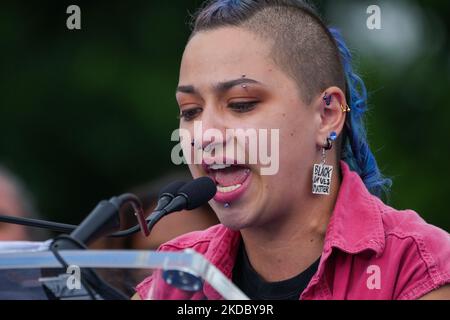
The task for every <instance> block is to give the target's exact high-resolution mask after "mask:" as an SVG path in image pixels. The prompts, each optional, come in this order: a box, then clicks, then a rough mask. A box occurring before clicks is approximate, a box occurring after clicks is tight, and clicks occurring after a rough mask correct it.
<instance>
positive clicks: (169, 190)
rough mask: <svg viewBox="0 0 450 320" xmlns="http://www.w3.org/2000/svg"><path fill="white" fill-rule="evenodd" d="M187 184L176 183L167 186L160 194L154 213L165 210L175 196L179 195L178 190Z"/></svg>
mask: <svg viewBox="0 0 450 320" xmlns="http://www.w3.org/2000/svg"><path fill="white" fill-rule="evenodd" d="M185 184H186V182H185V181H174V182H172V183H170V184H169V185H167V186H165V187H164V188H163V189H162V190H161V191H160V192H159V195H158V204H157V205H156V208H155V209H154V211H159V210H162V209H164V207H165V206H167V205H168V204H169V203H170V201H172V199H173V198H175V195H176V194H177V192H178V190H179V189H180V188H181V187H182V186H184V185H185Z"/></svg>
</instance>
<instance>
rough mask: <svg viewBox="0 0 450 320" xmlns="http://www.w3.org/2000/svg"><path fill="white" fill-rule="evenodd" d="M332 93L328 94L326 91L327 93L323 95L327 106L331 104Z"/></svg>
mask: <svg viewBox="0 0 450 320" xmlns="http://www.w3.org/2000/svg"><path fill="white" fill-rule="evenodd" d="M331 97H332V96H331V95H328V94H327V93H326V92H325V95H324V96H323V101H325V104H326V105H327V106H329V105H330V104H331Z"/></svg>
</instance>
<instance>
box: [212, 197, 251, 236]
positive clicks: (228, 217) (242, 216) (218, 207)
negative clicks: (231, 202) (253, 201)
mask: <svg viewBox="0 0 450 320" xmlns="http://www.w3.org/2000/svg"><path fill="white" fill-rule="evenodd" d="M211 207H212V208H213V210H214V212H215V213H216V215H217V218H218V219H219V221H220V223H222V224H223V225H224V226H226V227H227V228H230V229H231V230H241V229H245V228H248V227H251V226H252V217H253V216H254V215H253V214H252V213H253V212H255V210H254V209H250V208H247V207H246V208H244V207H239V208H238V207H234V208H233V207H230V208H224V207H223V205H222V204H220V203H214V204H213V205H211Z"/></svg>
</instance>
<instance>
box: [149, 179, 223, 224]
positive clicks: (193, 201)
mask: <svg viewBox="0 0 450 320" xmlns="http://www.w3.org/2000/svg"><path fill="white" fill-rule="evenodd" d="M216 192H217V187H216V184H215V182H214V181H213V180H212V179H211V178H209V177H200V178H197V179H195V180H192V181H190V182H188V183H186V184H185V185H184V186H183V187H181V188H180V190H178V194H177V196H176V197H174V198H173V199H172V201H171V202H170V203H169V204H168V205H167V206H166V207H164V209H162V210H159V211H153V213H152V214H151V215H150V216H149V217H148V220H149V223H148V230H149V231H150V230H151V229H152V228H153V226H154V225H155V224H156V223H157V222H158V221H159V220H160V219H161V218H162V217H164V216H165V215H167V214H169V213H172V212H174V211H180V210H184V209H187V210H193V209H196V208H198V207H200V206H202V205H203V204H205V203H207V202H208V201H209V200H211V199H212V198H213V197H214V195H215V194H216Z"/></svg>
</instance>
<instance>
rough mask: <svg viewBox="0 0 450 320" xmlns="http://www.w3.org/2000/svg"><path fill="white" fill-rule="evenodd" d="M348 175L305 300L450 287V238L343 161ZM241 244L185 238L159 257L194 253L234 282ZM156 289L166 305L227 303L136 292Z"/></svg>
mask: <svg viewBox="0 0 450 320" xmlns="http://www.w3.org/2000/svg"><path fill="white" fill-rule="evenodd" d="M341 169H342V176H343V180H342V184H341V187H340V190H339V194H338V198H337V202H336V205H335V209H334V211H333V214H332V217H331V219H330V223H329V225H328V227H327V232H326V236H325V242H324V248H323V252H322V256H321V260H320V264H319V267H318V270H317V272H316V274H315V275H314V276H313V278H312V279H311V281H310V283H309V285H308V286H307V288H306V289H305V290H304V292H303V293H302V294H301V296H300V299H305V300H307V299H308V300H309V299H386V300H389V299H417V298H420V297H421V296H423V295H425V294H426V293H428V292H430V291H432V290H433V289H436V288H438V287H440V286H442V285H444V284H447V283H450V236H449V234H448V233H447V232H445V231H444V230H442V229H439V228H437V227H435V226H432V225H430V224H427V223H426V222H425V221H424V220H423V219H422V218H421V217H420V216H419V215H418V214H417V213H416V212H414V211H412V210H401V211H399V210H395V209H393V208H391V207H389V206H387V205H385V204H384V203H383V202H382V201H380V200H379V199H378V198H377V197H375V196H373V195H371V194H370V193H369V192H368V190H367V189H366V187H365V185H364V183H363V182H362V180H361V178H360V177H359V175H358V174H357V173H355V172H353V171H350V169H349V167H348V165H347V164H346V163H345V162H343V161H341ZM240 241H241V237H240V233H239V231H233V230H230V229H228V228H227V227H225V226H223V225H221V224H219V225H216V226H213V227H211V228H209V229H207V230H205V231H198V232H192V233H189V234H186V235H182V236H180V237H178V238H176V239H174V240H171V241H169V242H167V243H165V244H163V245H161V247H160V248H159V249H158V250H162V251H178V250H183V249H186V248H193V249H194V250H196V251H197V252H199V253H201V254H203V255H204V256H205V257H206V258H207V259H208V260H209V261H210V262H212V263H213V264H214V265H216V266H217V267H218V268H219V269H220V270H221V271H222V272H223V273H224V274H225V275H226V276H227V277H229V278H230V279H231V276H232V271H233V266H234V262H235V258H236V254H237V249H238V245H239V242H240ZM153 282H158V283H153ZM152 285H156V287H157V288H158V290H157V291H158V292H160V293H161V292H163V294H162V295H159V296H158V298H159V299H220V298H221V297H220V295H219V294H218V293H217V292H216V291H215V290H214V289H213V288H212V287H211V286H209V285H208V284H205V286H204V288H203V291H202V292H197V293H194V294H192V293H189V292H184V291H181V290H179V289H175V288H172V287H170V286H168V285H166V284H165V283H163V282H162V281H160V280H158V281H157V280H155V279H153V277H152V276H150V277H148V278H146V279H145V280H144V281H143V282H141V283H140V284H139V285H138V286H137V288H136V290H137V292H138V293H139V295H140V297H141V298H142V299H145V298H146V297H147V293H148V291H149V289H150V288H151V287H152Z"/></svg>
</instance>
